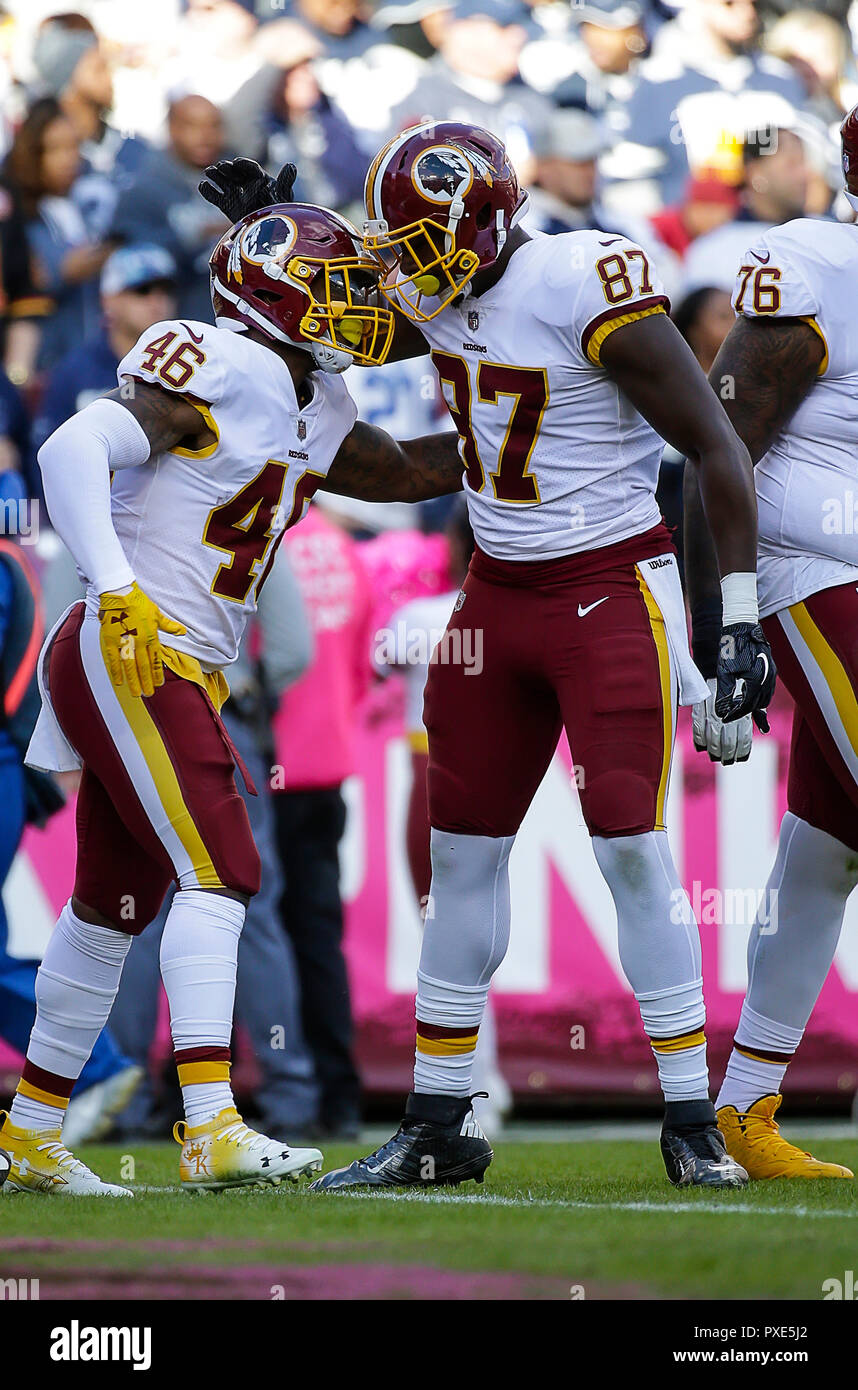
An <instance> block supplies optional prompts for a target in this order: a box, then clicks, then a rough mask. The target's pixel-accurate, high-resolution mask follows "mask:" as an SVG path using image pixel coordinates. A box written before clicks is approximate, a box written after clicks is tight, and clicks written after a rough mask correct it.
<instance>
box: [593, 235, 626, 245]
mask: <svg viewBox="0 0 858 1390" xmlns="http://www.w3.org/2000/svg"><path fill="white" fill-rule="evenodd" d="M622 239H623V238H622V237H621V236H612V237H611V239H610V241H600V242H599V245H600V246H613V245H614V243H615V242H617V241H622Z"/></svg>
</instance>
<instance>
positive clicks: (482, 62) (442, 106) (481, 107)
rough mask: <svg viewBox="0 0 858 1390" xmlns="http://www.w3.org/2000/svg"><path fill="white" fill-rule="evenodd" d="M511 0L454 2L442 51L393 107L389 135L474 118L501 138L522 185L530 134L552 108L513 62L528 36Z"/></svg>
mask: <svg viewBox="0 0 858 1390" xmlns="http://www.w3.org/2000/svg"><path fill="white" fill-rule="evenodd" d="M519 19H520V9H519V7H518V5H517V4H516V3H515V0H460V3H459V4H458V5H457V6H456V8H455V9H454V10H451V11H450V12H449V14H448V15H447V18H446V23H445V25H444V28H443V31H442V34H441V40H440V52H439V54H438V56H437V57H435V58H432V59H431V60H430V61H429V62H428V63H427V64H426V65H425V67H424V69H423V71H422V72H421V74H420V75H419V77H418V79H417V81H416V83H415V85H414V87H413V88H412V90H411V91H410V92H409V93H408V95H407V96H406V97H404V98H403V100H402V101H401V102H399V104H398V105H397V106H396V107H394V109H393V111H392V113H391V130H390V134H394V133H395V132H396V131H398V130H401V129H402V128H403V127H404V126H406V125H411V124H413V123H414V122H415V121H418V120H421V119H424V118H427V117H433V116H434V117H435V118H436V119H439V120H453V121H472V122H473V123H474V124H476V125H481V126H485V127H486V128H487V129H488V130H492V131H494V133H495V134H497V135H499V136H500V137H501V139H502V140H504V141H505V142H506V146H507V149H508V151H509V155H510V158H511V159H512V161H513V163H514V164H515V166H516V169H517V170H518V175H519V178H520V179H521V180H522V182H524V183H528V182H529V181H530V178H531V175H532V172H533V154H532V143H531V142H532V139H533V134H534V132H535V130H536V129H537V128H538V127H539V126H541V125H543V124H544V123H545V121H546V119H547V116H548V113H549V112H550V109H551V108H550V104H549V103H548V102H547V101H546V99H545V98H544V97H541V96H540V95H539V94H538V93H537V92H534V91H533V90H532V89H531V88H530V87H527V86H525V85H524V83H523V82H522V81H521V79H520V77H519V71H518V61H519V56H520V54H521V50H522V47H523V45H524V42H525V39H526V37H527V33H526V30H525V29H524V27H523V25H522V24H520V23H519V22H518V21H519Z"/></svg>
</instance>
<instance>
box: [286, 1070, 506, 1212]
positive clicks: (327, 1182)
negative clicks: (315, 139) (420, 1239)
mask: <svg viewBox="0 0 858 1390" xmlns="http://www.w3.org/2000/svg"><path fill="white" fill-rule="evenodd" d="M472 1100H473V1096H471V1097H468V1096H462V1097H461V1098H460V1097H458V1096H437V1095H422V1094H417V1093H415V1092H413V1091H412V1093H411V1095H410V1096H409V1097H408V1101H407V1103H406V1106H405V1115H404V1117H403V1120H402V1123H401V1124H400V1126H399V1129H398V1130H397V1131H396V1133H395V1134H394V1136H393V1138H392V1139H388V1141H387V1143H386V1144H382V1145H381V1147H380V1148H378V1149H376V1150H375V1153H371V1154H370V1155H369V1156H368V1157H367V1158H356V1159H355V1161H354V1163H350V1164H349V1166H348V1168H336V1169H334V1171H333V1172H331V1173H323V1175H322V1177H320V1178H317V1179H316V1181H315V1182H314V1183H312V1184H311V1185H310V1189H309V1190H310V1191H311V1192H344V1191H348V1190H350V1189H352V1188H357V1187H375V1188H378V1187H417V1188H425V1187H453V1186H455V1185H456V1184H457V1183H460V1182H467V1181H468V1180H469V1179H470V1178H473V1180H474V1182H482V1181H483V1175H484V1174H485V1171H486V1169H487V1168H488V1166H489V1164H490V1163H491V1161H492V1157H493V1154H492V1148H491V1145H490V1143H489V1141H488V1139H487V1138H486V1136H485V1135H484V1134H483V1131H482V1130H481V1129H480V1126H479V1125H478V1124H477V1121H476V1118H475V1116H474V1112H473V1110H472V1109H471V1101H472Z"/></svg>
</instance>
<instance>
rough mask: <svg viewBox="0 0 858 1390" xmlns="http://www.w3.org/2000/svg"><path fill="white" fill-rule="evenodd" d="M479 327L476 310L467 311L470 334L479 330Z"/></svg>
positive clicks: (478, 317)
mask: <svg viewBox="0 0 858 1390" xmlns="http://www.w3.org/2000/svg"><path fill="white" fill-rule="evenodd" d="M479 326H480V316H479V314H478V313H477V311H476V309H469V310H468V327H469V328H470V330H471V332H472V333H476V331H477V329H478V328H479Z"/></svg>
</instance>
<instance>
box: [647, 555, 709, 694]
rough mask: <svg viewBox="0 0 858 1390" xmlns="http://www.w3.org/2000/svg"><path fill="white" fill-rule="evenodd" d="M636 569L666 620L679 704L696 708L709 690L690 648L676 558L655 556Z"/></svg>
mask: <svg viewBox="0 0 858 1390" xmlns="http://www.w3.org/2000/svg"><path fill="white" fill-rule="evenodd" d="M637 569H638V574H639V575H640V576H641V578H642V579H643V581H644V583H645V584H646V586H647V588H648V589H649V591H650V593H651V594H652V596H653V598H654V599H655V602H656V606H657V607H658V610H659V612H660V613H661V616H662V617H663V618H664V626H665V630H666V632H667V641H668V645H669V647H670V654H671V656H672V658H673V662H674V665H675V667H676V674H677V677H678V680H679V703H680V704H681V705H696V704H697V703H698V702H699V701H700V700H705V699H707V697H708V695H709V687H708V685H707V684H706V682H705V680H704V679H703V677H702V676H701V674H700V672H699V671H698V669H697V667H696V666H695V665H694V661H693V659H692V656H691V650H690V648H689V646H688V623H687V621H686V617H685V600H684V599H683V597H682V584H681V582H680V578H679V567H678V566H677V563H676V556H675V555H656V556H655V557H654V558H653V559H652V560H639V561H638V566H637Z"/></svg>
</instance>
